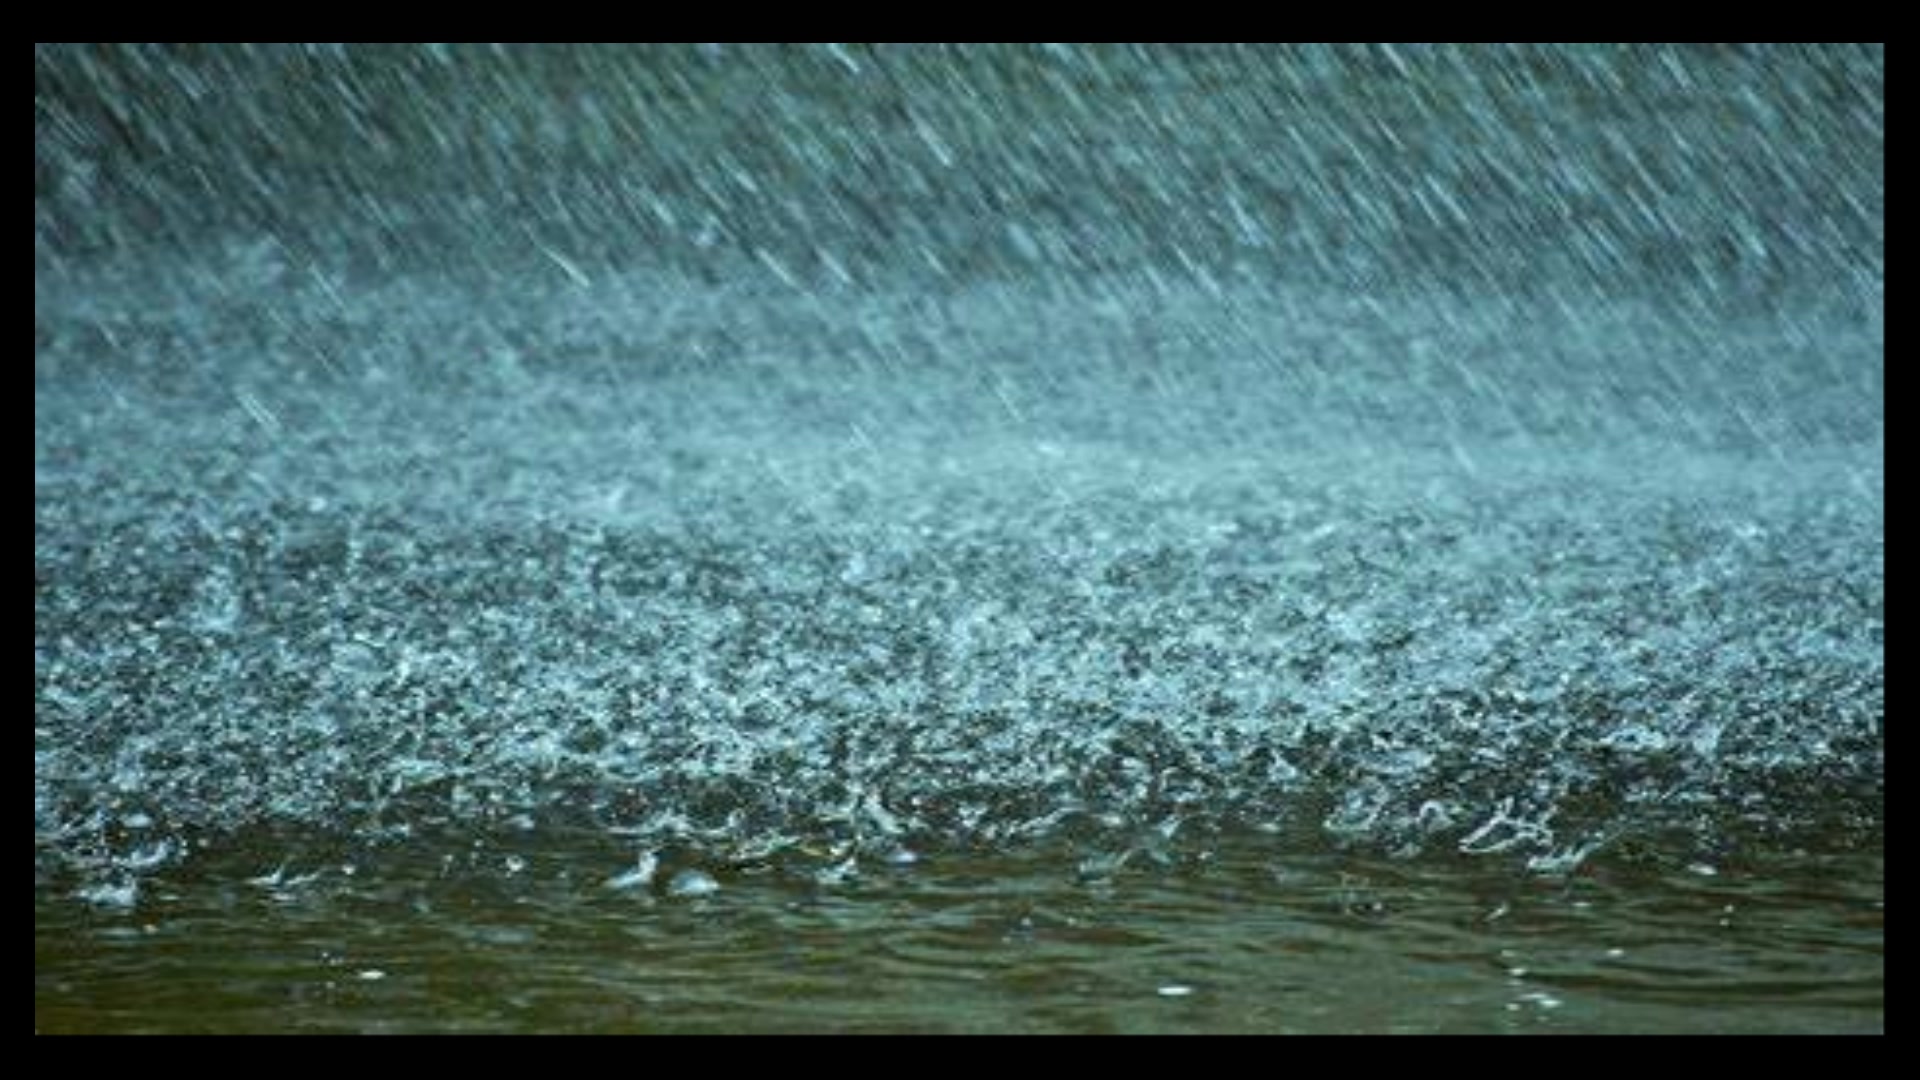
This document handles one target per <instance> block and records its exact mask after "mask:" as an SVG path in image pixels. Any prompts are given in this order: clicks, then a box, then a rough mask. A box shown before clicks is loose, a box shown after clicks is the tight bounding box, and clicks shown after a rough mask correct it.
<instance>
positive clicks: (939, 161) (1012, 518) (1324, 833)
mask: <svg viewBox="0 0 1920 1080" xmlns="http://www.w3.org/2000/svg"><path fill="white" fill-rule="evenodd" d="M1884 72H1885V57H1884V50H1883V47H1881V46H1877V45H1866V44H1791V43H1782V44H1745V45H1743V44H1669V45H1658V44H1562V45H1542V44H1533V45H1527V44H1397V45H1389V44H1380V45H1359V44H1310V43H1309V44H1272V45H1251V44H1239V45H1204V44H1161V45H1128V44H1115V43H1092V44H1067V43H1029V44H979V43H976V44H958V45H934V44H874V43H847V42H843V43H812V44H789V45H778V44H739V43H705V44H700V43H689V44H656V45H637V46H636V45H629V46H609V45H592V46H589V45H578V46H541V45H489V44H425V45H376V44H311V45H213V44H209V45H189V44H180V45H61V44H36V45H35V49H34V850H35V869H36V887H37V889H38V888H40V887H42V886H47V887H58V888H60V889H63V890H65V891H66V892H68V893H69V894H78V895H81V896H83V897H87V898H91V899H93V900H95V901H98V902H100V903H103V904H107V905H110V906H117V907H132V906H135V905H137V904H139V903H141V902H142V899H141V892H140V884H141V882H143V881H145V880H147V879H149V877H150V876H151V875H153V874H155V873H163V872H165V871H166V870H167V869H168V868H170V867H178V866H180V865H183V864H186V863H190V862H191V861H192V860H194V859H196V858H201V857H205V856H207V855H208V854H209V853H212V854H213V855H216V856H217V854H218V853H219V852H221V851H223V850H228V849H231V848H233V847H234V846H235V845H238V844H241V843H243V842H245V838H248V837H259V836H262V835H289V834H295V833H297V834H300V835H305V836H316V835H317V836H323V837H327V838H329V840H330V841H333V842H338V843H340V844H343V845H350V846H365V847H368V848H373V849H377V848H379V847H380V846H381V845H390V844H394V843H400V842H405V841H407V840H409V838H418V837H423V836H429V835H431V836H436V837H442V838H445V837H453V838H457V839H458V840H459V841H461V842H466V841H469V840H472V841H475V842H481V841H487V840H490V839H491V838H497V837H502V836H524V835H529V834H532V835H538V834H540V833H541V832H542V831H544V830H552V829H587V830H594V831H597V832H599V833H601V834H604V835H607V836H611V837H618V838H620V843H621V844H622V845H624V846H625V848H626V849H627V850H629V851H630V852H632V853H633V854H632V855H629V856H628V858H627V861H626V862H625V863H624V864H622V863H613V864H611V865H609V866H608V867H606V868H604V870H603V872H602V873H601V874H600V876H598V877H597V878H594V879H593V881H594V882H595V883H597V882H606V883H607V889H606V890H597V891H599V892H601V893H603V894H604V893H607V892H609V891H616V892H617V891H623V890H628V891H630V890H640V891H646V890H658V891H663V892H665V893H668V894H670V896H669V897H668V899H671V898H672V897H673V896H688V897H691V896H702V897H704V896H707V895H708V894H709V893H717V898H724V897H725V896H726V895H727V894H726V893H718V890H719V888H720V884H721V883H722V882H725V881H726V880H727V877H726V873H727V868H728V867H730V866H733V865H737V864H739V863H740V862H741V861H742V860H744V859H758V860H769V859H772V860H779V859H789V860H792V861H793V862H794V864H795V865H796V866H798V867H800V868H801V870H802V871H803V872H804V873H805V874H807V875H809V877H810V878H811V877H812V876H815V875H822V874H825V873H827V872H828V871H829V870H833V869H836V868H846V869H848V870H850V869H851V868H853V867H854V866H855V865H856V863H855V861H852V860H857V864H858V865H860V866H871V867H875V868H881V867H893V866H901V867H904V866H908V865H910V864H912V863H913V862H914V861H915V860H916V859H918V858H921V857H923V856H932V857H938V856H939V855H940V854H942V853H951V852H964V851H993V852H1010V851H1027V850H1040V849H1044V848H1046V847H1047V846H1048V845H1059V844H1066V845H1071V846H1072V847H1073V848H1074V850H1075V851H1076V852H1077V853H1078V854H1077V856H1076V857H1075V859H1073V860H1070V861H1069V862H1068V863H1067V865H1068V866H1072V865H1075V864H1076V863H1077V862H1078V860H1079V859H1081V858H1084V859H1086V860H1088V865H1102V866H1110V867H1120V866H1124V867H1127V868H1128V870H1129V872H1152V868H1154V867H1160V866H1171V865H1177V864H1179V863H1180V861H1181V860H1183V859H1187V858H1192V857H1195V856H1196V855H1197V854H1199V853H1204V852H1206V851H1207V850H1208V849H1209V847H1210V845H1212V844H1213V843H1214V842H1215V841H1214V838H1215V837H1219V836H1224V835H1230V834H1234V833H1240V832H1247V831H1253V832H1257V833H1260V834H1262V835H1270V836H1273V837H1275V838H1276V843H1279V844H1282V845H1284V846H1287V847H1289V848H1291V849H1294V850H1302V851H1329V850H1331V851H1352V852H1359V853H1365V854H1367V855H1369V856H1376V855H1377V856H1385V857H1392V858H1405V859H1418V858H1422V857H1427V856H1433V855H1436V854H1443V855H1448V856H1466V857H1472V858H1478V859H1488V860H1501V861H1503V862H1504V863H1509V864H1512V865H1515V866H1519V867H1523V868H1529V869H1531V870H1532V871H1533V872H1537V873H1546V874H1555V873H1561V874H1563V873H1567V872H1569V871H1571V870H1573V869H1575V868H1577V867H1579V866H1580V865H1582V864H1583V863H1584V862H1585V861H1586V860H1589V859H1592V858H1605V857H1613V856H1624V855H1627V854H1630V853H1632V852H1633V851H1636V850H1641V849H1658V850H1671V851H1678V852H1683V853H1684V855H1683V856H1682V857H1684V858H1695V859H1697V858H1705V859H1711V858H1713V857H1716V855H1717V854H1718V853H1722V852H1725V851H1726V850H1728V849H1730V848H1734V847H1738V846H1740V845H1761V846H1764V847H1769V848H1773V849H1778V850H1791V849H1795V848H1799V847H1808V846H1814V847H1820V846H1832V845H1842V846H1844V845H1861V844H1867V845H1871V844H1876V843H1878V837H1879V835H1880V832H1881V830H1882V829H1883V823H1884V811H1883V793H1884V751H1883V733H1882V728H1883V717H1884V680H1885V659H1884V645H1883V633H1884V565H1883V561H1884V540H1883V537H1884V519H1885V500H1884V464H1883V462H1884V433H1885V420H1884V391H1883V379H1884V361H1883V355H1884V346H1885V318H1884V292H1885V285H1884V281H1885V254H1884V245H1885V224H1884V219H1885V205H1884V204H1885V181H1884V170H1885V105H1884V81H1885V74H1884ZM656 851H657V852H659V853H660V858H659V859H658V860H656V857H655V855H654V852H656ZM636 856H637V857H638V862H637V863H636V862H635V858H636ZM491 859H492V862H491V865H499V864H500V856H499V855H498V854H495V855H493V856H491ZM518 865H520V866H525V865H526V863H525V861H524V860H522V861H521V862H520V863H519V864H518ZM623 865H624V866H625V867H626V871H625V873H621V868H622V866H623ZM272 867H273V864H272V863H268V864H267V865H266V866H264V867H262V871H263V872H264V871H267V870H271V869H272ZM656 867H657V868H658V872H659V875H660V876H659V879H658V883H656V882H655V873H656ZM1140 868H1147V869H1146V870H1144V871H1142V870H1140ZM303 869H307V868H303V867H299V866H295V867H291V868H289V869H288V870H287V871H286V872H287V873H289V874H292V873H295V872H299V871H302V870H303ZM516 872H517V871H516ZM274 873H275V878H276V881H277V880H278V875H279V873H280V871H275V872H274ZM615 875H618V876H615ZM839 876H842V877H844V876H846V875H845V874H844V873H842V874H840V875H839ZM703 902H705V901H703ZM383 970H385V969H384V968H382V969H372V968H369V969H368V970H367V971H366V972H365V973H364V974H363V975H362V976H361V977H362V978H364V979H368V980H371V979H374V978H376V977H384V976H382V975H381V972H382V971H383ZM1155 993H1156V991H1155V990H1154V988H1153V987H1151V986H1149V987H1148V988H1147V989H1146V992H1145V994H1144V995H1143V996H1145V997H1147V998H1149V999H1151V998H1152V997H1153V996H1154V994H1155ZM1157 993H1158V994H1159V995H1160V996H1162V997H1173V996H1183V997H1184V996H1185V995H1188V994H1191V993H1193V991H1192V990H1191V989H1190V988H1189V987H1188V985H1187V984H1186V982H1184V981H1180V982H1174V981H1171V980H1169V981H1167V982H1165V983H1163V984H1162V985H1161V986H1160V987H1159V989H1158V990H1157ZM1536 1000H1537V1002H1538V1007H1539V1008H1547V1007H1549V1001H1550V1000H1551V999H1548V998H1539V999H1536Z"/></svg>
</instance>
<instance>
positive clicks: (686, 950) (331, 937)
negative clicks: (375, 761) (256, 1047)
mask: <svg viewBox="0 0 1920 1080" xmlns="http://www.w3.org/2000/svg"><path fill="white" fill-rule="evenodd" d="M295 850H296V851H298V852H299V853H298V854H297V855H295V856H294V857H292V858H291V859H289V860H288V861H285V862H284V863H283V862H281V861H278V860H277V859H276V858H273V857H267V856H265V855H264V853H260V854H253V855H244V854H235V855H233V856H231V857H229V858H226V859H223V860H215V862H214V864H212V865H209V866H208V867H207V868H206V869H205V870H204V871H202V872H200V873H196V874H194V875H192V876H183V877H179V878H174V879H169V880H167V881H165V882H163V883H160V884H159V885H157V886H156V887H155V888H154V889H153V890H152V891H151V893H150V894H149V897H148V898H147V899H146V900H143V901H142V903H141V905H140V906H139V907H138V908H137V909H135V910H133V911H120V912H116V911H113V910H110V909H102V908H98V907H90V906H87V905H84V904H81V903H78V902H75V901H73V900H70V899H68V898H64V897H61V896H59V895H57V894H56V893H54V892H53V891H52V890H46V891H39V890H37V891H36V897H35V901H36V903H35V919H34V1026H35V1029H36V1030H37V1031H40V1032H44V1033H56V1032H90V1031H91V1032H99V1031H120V1032H126V1031H149V1032H152V1031H170V1032H183V1031H196V1032H221V1031H225V1032H234V1031H310V1032H318V1031H326V1032H341V1031H346V1032H400V1031H470V1030H485V1031H573V1032H723V1031H768V1032H771V1031H833V1032H850V1031H865V1032H879V1031H906V1032H965V1031H1014V1032H1210V1031H1230V1032H1276V1033H1278V1032H1461V1033H1466V1032H1514V1033H1524V1032H1549V1031H1563V1032H1877V1031H1879V1030H1880V1029H1881V1028H1882V1027H1883V1026H1884V1023H1885V1020H1884V1000H1885V959H1884V895H1885V894H1884V873H1883V860H1882V858H1881V856H1880V855H1879V854H1877V853H1853V854H1837V855H1824V856H1814V855H1798V856H1774V857H1769V858H1765V859H1760V860H1755V861H1746V862H1742V861H1728V862H1725V863H1718V864H1711V865H1709V864H1703V863H1695V864H1687V865H1666V864H1660V865H1655V864H1653V863H1651V862H1649V863H1648V864H1646V865H1640V866H1629V865H1627V864H1626V862H1625V861H1621V862H1617V863H1614V864H1612V865H1607V866H1596V867H1589V868H1588V869H1587V870H1585V871H1583V872H1582V873H1580V874H1579V875H1577V876H1574V877H1572V878H1567V879H1553V878H1542V877H1539V876H1537V875H1525V874H1516V873H1515V872H1513V870H1512V869H1511V868H1510V867H1502V866H1500V865H1498V864H1495V863H1492V862H1488V861H1484V860H1482V861H1435V860H1419V861H1414V862H1405V861H1382V860H1374V859H1364V858H1349V857H1342V856H1337V855H1331V854H1321V855H1314V856H1300V855H1287V854H1285V853H1284V850H1283V849H1281V848H1276V847H1275V846H1274V844H1273V843H1272V842H1271V841H1268V840H1265V839H1263V838H1241V839H1238V840H1235V841H1232V842H1230V843H1228V844H1225V845H1223V846H1222V847H1221V849H1220V850H1218V851H1216V852H1215V853H1213V854H1211V855H1210V856H1208V857H1205V858H1195V857H1182V858H1180V859H1179V860H1178V861H1172V862H1168V863H1165V864H1162V863H1160V862H1157V861H1155V860H1154V859H1152V858H1151V857H1146V856H1143V857H1141V858H1140V859H1139V860H1137V861H1135V862H1129V863H1127V864H1124V865H1122V866H1120V867H1119V868H1117V869H1114V870H1111V871H1109V870H1108V869H1106V868H1103V867H1100V866H1096V865H1094V864H1092V863H1090V862H1081V863H1079V864H1078V865H1076V860H1074V859H1073V858H1072V857H1071V856H1062V855H1061V854H1059V853H1054V854H1042V853H1038V852H1035V853H1032V854H1031V855H1029V856H1027V857H1022V858H1004V857H1002V858H981V857H973V858H966V857H953V858H933V857H929V858H927V859H924V860H922V861H919V862H916V863H913V864H911V865H858V864H856V865H855V866H853V867H844V866H841V865H838V864H833V865H830V864H828V863H827V862H826V861H825V860H824V859H823V860H822V862H821V867H820V869H819V870H816V871H814V872H811V873H808V872H802V871H800V870H799V869H797V868H796V867H795V866H794V865H788V866H784V867H775V866H773V865H771V864H763V865H759V866H753V865H748V866H743V867H739V868H734V869H722V870H719V871H717V878H718V881H719V883H720V885H721V888H720V890H719V891H718V892H716V893H713V894H711V895H708V896H703V897H697V898H681V897H675V896H672V895H669V893H668V890H667V888H666V886H665V882H666V881H667V880H668V879H669V876H670V874H671V872H672V871H673V869H674V868H673V867H671V866H663V867H662V868H661V873H660V880H661V885H660V886H659V887H657V888H652V889H645V888H643V889H635V890H615V889H611V888H608V887H607V886H606V885H605V884H604V881H605V879H606V878H607V877H608V876H611V875H612V874H613V873H614V872H616V871H617V870H618V869H619V868H620V867H621V865H622V864H621V863H620V862H619V861H617V854H618V853H617V852H615V851H612V850H610V849H609V848H608V846H607V843H606V842H605V841H603V840H586V839H583V838H574V839H564V840H561V841H559V842H557V843H556V842H555V841H554V840H552V839H551V838H548V839H543V840H541V841H540V842H538V843H534V842H531V841H529V842H527V843H524V844H521V845H518V846H515V845H503V846H497V847H496V846H488V847H486V848H484V849H474V848H466V849H462V850H461V851H460V852H459V853H458V854H453V853H450V852H448V851H425V850H416V851H412V852H405V853H388V854H386V855H378V856H374V857H372V858H370V859H369V858H361V859H356V860H354V861H352V862H350V863H346V862H339V861H334V860H333V859H332V858H329V857H328V856H327V854H326V853H325V852H324V851H323V850H322V849H319V848H313V849H295ZM822 854H823V855H824V854H826V853H822ZM249 879H250V880H249Z"/></svg>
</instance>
